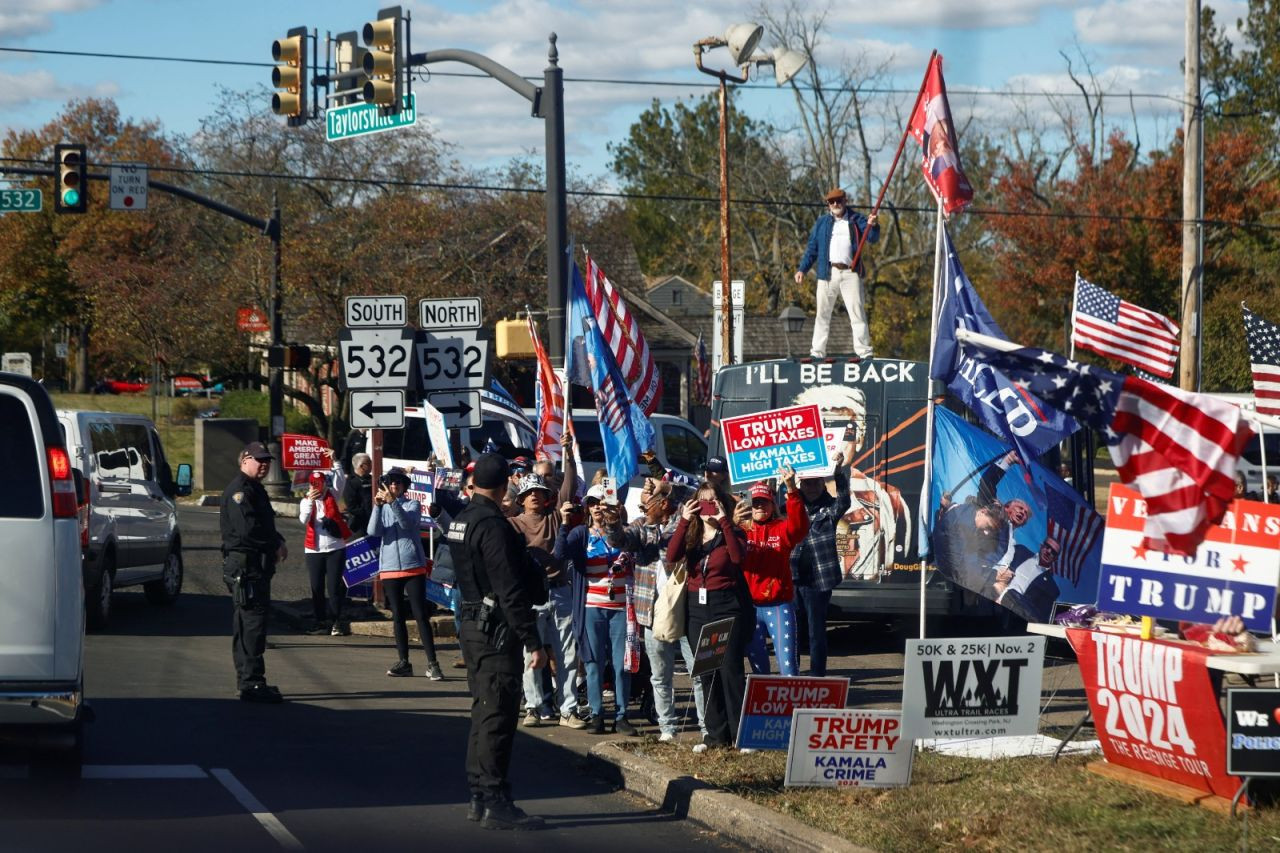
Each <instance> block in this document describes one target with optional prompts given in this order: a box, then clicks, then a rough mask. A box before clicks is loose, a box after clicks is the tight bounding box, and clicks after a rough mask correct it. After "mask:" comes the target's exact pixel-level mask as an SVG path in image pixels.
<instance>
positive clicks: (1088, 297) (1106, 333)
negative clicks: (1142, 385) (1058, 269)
mask: <svg viewBox="0 0 1280 853" xmlns="http://www.w3.org/2000/svg"><path fill="white" fill-rule="evenodd" d="M1178 334H1179V332H1178V326H1177V324H1176V323H1174V322H1173V321H1172V320H1170V319H1169V318H1168V317H1166V316H1164V315H1163V314H1157V313H1156V312H1154V311H1148V310H1147V309H1145V308H1139V307H1138V306H1137V305H1134V304H1133V303H1132V302H1125V301H1124V300H1123V299H1121V298H1120V297H1118V296H1116V295H1115V294H1113V293H1109V292H1107V291H1106V290H1103V289H1102V288H1101V287H1098V286H1097V285H1096V284H1090V283H1089V282H1087V281H1085V280H1084V279H1083V278H1081V277H1080V274H1079V273H1076V299H1075V305H1074V307H1073V308H1072V310H1071V343H1072V344H1074V345H1075V346H1078V347H1080V349H1087V350H1089V351H1090V352H1096V353H1097V354H1098V355H1104V356H1106V357H1107V358H1114V359H1115V360H1117V361H1123V362H1124V363H1125V364H1130V365H1133V366H1134V367H1137V368H1140V369H1142V370H1146V371H1149V372H1150V373H1153V374H1155V375H1156V376H1163V377H1164V378H1165V379H1168V378H1169V377H1170V376H1173V366H1174V364H1175V363H1176V362H1177V360H1178Z"/></svg>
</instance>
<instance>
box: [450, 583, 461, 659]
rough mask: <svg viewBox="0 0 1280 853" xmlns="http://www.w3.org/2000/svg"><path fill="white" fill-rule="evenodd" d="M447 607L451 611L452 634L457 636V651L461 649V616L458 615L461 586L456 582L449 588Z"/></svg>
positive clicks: (459, 611)
mask: <svg viewBox="0 0 1280 853" xmlns="http://www.w3.org/2000/svg"><path fill="white" fill-rule="evenodd" d="M449 609H450V610H452V611H453V630H454V632H455V633H454V635H453V636H455V637H457V638H458V651H462V617H461V616H459V615H458V614H459V613H461V612H462V587H460V586H458V585H457V584H454V585H453V588H452V589H450V590H449Z"/></svg>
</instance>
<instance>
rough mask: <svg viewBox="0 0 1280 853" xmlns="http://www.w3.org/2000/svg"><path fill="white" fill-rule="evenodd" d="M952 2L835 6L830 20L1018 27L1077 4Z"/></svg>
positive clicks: (1052, 0)
mask: <svg viewBox="0 0 1280 853" xmlns="http://www.w3.org/2000/svg"><path fill="white" fill-rule="evenodd" d="M956 5H958V4H955V3H954V2H948V3H943V2H940V0H897V2H889V3H856V4H847V5H835V6H833V7H832V9H831V20H832V21H843V22H845V23H848V24H853V25H857V24H861V25H864V26H865V25H868V24H877V25H881V26H890V27H920V26H930V27H938V26H945V27H947V28H948V29H961V30H979V29H986V28H988V27H1021V26H1026V25H1028V24H1031V23H1034V22H1035V21H1036V20H1037V19H1038V18H1039V17H1040V15H1041V13H1042V12H1044V11H1045V10H1047V9H1054V8H1058V7H1064V6H1065V7H1067V8H1070V7H1072V6H1075V5H1078V4H1077V3H1076V2H1073V0H966V2H965V3H964V4H963V9H959V10H957V9H956V8H955V6H956Z"/></svg>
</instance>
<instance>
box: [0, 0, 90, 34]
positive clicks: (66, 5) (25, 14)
mask: <svg viewBox="0 0 1280 853" xmlns="http://www.w3.org/2000/svg"><path fill="white" fill-rule="evenodd" d="M101 2H102V0H0V38H22V37H24V36H29V35H34V34H36V33H44V32H48V31H49V30H51V29H52V28H53V21H52V16H53V15H57V14H65V13H68V12H83V11H84V10H86V9H92V8H94V7H95V6H98V5H101Z"/></svg>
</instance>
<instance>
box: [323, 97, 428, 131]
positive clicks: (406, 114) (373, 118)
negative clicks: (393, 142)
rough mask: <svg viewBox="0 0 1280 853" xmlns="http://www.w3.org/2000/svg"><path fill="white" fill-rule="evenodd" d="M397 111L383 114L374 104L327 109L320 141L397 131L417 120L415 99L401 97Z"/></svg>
mask: <svg viewBox="0 0 1280 853" xmlns="http://www.w3.org/2000/svg"><path fill="white" fill-rule="evenodd" d="M401 104H402V106H401V107H400V112H398V113H392V114H391V115H386V114H384V113H383V112H382V108H381V107H379V106H378V105H377V104H350V105H348V106H345V107H330V108H329V109H328V110H326V111H325V114H324V138H325V141H326V142H337V141H339V140H341V139H350V138H351V137H353V136H367V135H368V134H370V133H382V132H383V131H387V130H399V129H400V128H402V127H408V126H409V125H411V124H416V123H417V121H418V101H417V96H415V95H412V94H409V95H404V96H402V100H401Z"/></svg>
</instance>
